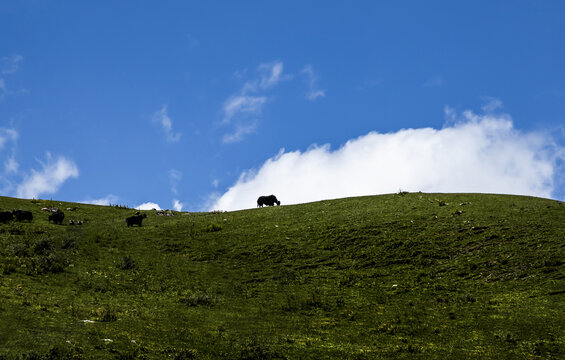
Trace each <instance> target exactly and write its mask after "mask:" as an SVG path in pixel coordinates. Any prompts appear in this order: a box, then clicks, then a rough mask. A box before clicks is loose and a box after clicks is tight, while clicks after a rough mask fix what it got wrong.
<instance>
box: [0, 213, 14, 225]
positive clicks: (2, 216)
mask: <svg viewBox="0 0 565 360" xmlns="http://www.w3.org/2000/svg"><path fill="white" fill-rule="evenodd" d="M12 219H14V215H13V214H12V212H11V211H0V222H8V221H12Z"/></svg>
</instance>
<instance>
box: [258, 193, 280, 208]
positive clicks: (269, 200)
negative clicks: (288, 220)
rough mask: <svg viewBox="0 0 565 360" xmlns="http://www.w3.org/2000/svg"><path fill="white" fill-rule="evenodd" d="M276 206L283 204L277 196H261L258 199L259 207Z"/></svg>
mask: <svg viewBox="0 0 565 360" xmlns="http://www.w3.org/2000/svg"><path fill="white" fill-rule="evenodd" d="M275 204H277V205H280V204H281V202H280V201H278V200H277V197H276V196H275V195H269V196H259V199H257V207H263V205H267V206H273V205H275Z"/></svg>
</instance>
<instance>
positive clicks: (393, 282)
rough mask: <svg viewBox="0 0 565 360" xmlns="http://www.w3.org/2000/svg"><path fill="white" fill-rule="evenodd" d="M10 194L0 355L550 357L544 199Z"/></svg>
mask: <svg viewBox="0 0 565 360" xmlns="http://www.w3.org/2000/svg"><path fill="white" fill-rule="evenodd" d="M51 206H53V207H58V208H60V209H67V208H73V210H71V211H65V219H66V220H67V219H69V220H71V219H74V220H82V221H84V222H85V224H84V225H82V226H70V225H67V224H66V223H64V224H65V225H63V226H60V225H54V224H49V223H48V221H47V219H48V213H45V212H42V211H41V208H43V207H51ZM17 208H20V209H25V210H31V211H32V212H33V215H34V221H33V222H31V223H17V222H12V223H6V224H0V359H56V358H68V359H82V358H84V359H116V358H117V359H138V358H139V359H154V358H157V359H160V358H162V359H218V358H225V359H324V358H339V359H381V358H382V359H389V358H394V359H396V358H426V359H429V358H431V359H434V358H470V359H473V358H476V359H485V358H490V359H500V358H531V359H551V358H555V359H558V358H563V357H565V332H564V325H563V324H565V315H564V312H563V309H564V308H565V301H564V296H565V282H564V272H563V270H564V267H563V259H564V258H565V256H564V251H563V248H564V246H565V242H564V241H563V239H564V235H565V204H563V203H561V202H558V201H552V200H547V199H539V198H531V197H518V196H503V195H480V194H422V193H406V192H401V193H399V194H392V195H382V196H372V197H358V198H349V199H340V200H332V201H321V202H316V203H309V204H303V205H294V206H281V207H267V208H261V209H252V210H245V211H237V212H228V213H221V212H214V213H179V212H174V216H167V217H164V216H156V215H155V212H154V211H145V212H144V213H146V214H147V218H146V219H145V220H144V221H143V226H142V227H133V228H128V227H127V226H126V223H125V218H126V217H128V216H131V215H133V213H134V212H135V210H132V209H128V208H127V207H124V206H119V207H114V206H112V207H103V206H95V205H83V204H73V203H64V202H57V201H45V200H31V201H30V200H20V199H13V198H5V197H2V198H0V210H11V209H17Z"/></svg>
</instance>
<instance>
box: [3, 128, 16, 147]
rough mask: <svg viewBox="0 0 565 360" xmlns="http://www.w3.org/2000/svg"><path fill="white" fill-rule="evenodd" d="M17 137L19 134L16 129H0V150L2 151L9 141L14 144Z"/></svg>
mask: <svg viewBox="0 0 565 360" xmlns="http://www.w3.org/2000/svg"><path fill="white" fill-rule="evenodd" d="M18 137H19V134H18V132H17V131H16V129H13V128H11V129H6V128H0V150H2V149H3V148H4V146H5V145H6V144H7V143H8V142H9V141H12V142H16V140H18Z"/></svg>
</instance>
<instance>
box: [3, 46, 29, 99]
mask: <svg viewBox="0 0 565 360" xmlns="http://www.w3.org/2000/svg"><path fill="white" fill-rule="evenodd" d="M23 59H24V57H23V56H21V55H17V54H14V55H10V56H4V57H1V58H0V75H2V76H3V75H10V74H14V73H16V72H17V71H18V68H19V63H20V62H21V61H22V60H23ZM25 92H26V91H25V90H19V91H16V92H14V91H10V90H8V88H7V87H6V80H5V79H4V78H3V77H0V100H3V99H4V97H5V96H6V95H7V94H20V93H25Z"/></svg>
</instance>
